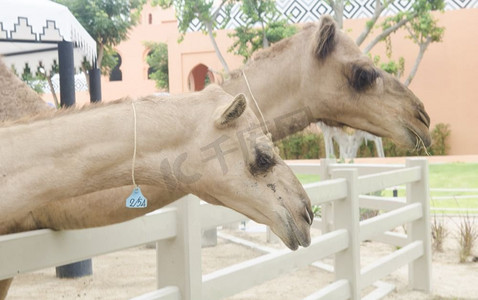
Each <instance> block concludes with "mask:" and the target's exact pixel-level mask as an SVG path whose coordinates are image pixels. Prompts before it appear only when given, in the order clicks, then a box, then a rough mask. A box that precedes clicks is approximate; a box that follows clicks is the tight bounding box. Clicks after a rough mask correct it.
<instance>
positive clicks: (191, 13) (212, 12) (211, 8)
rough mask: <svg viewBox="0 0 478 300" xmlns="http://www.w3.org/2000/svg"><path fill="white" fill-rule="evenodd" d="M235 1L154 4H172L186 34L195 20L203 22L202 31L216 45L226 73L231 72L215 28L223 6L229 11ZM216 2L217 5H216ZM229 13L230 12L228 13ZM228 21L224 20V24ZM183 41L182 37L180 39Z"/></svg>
mask: <svg viewBox="0 0 478 300" xmlns="http://www.w3.org/2000/svg"><path fill="white" fill-rule="evenodd" d="M233 2H234V1H232V0H221V1H220V2H218V1H214V0H195V1H189V0H152V1H151V4H152V5H159V6H160V7H162V8H169V7H171V6H173V7H174V9H175V10H176V18H177V19H178V24H179V31H180V32H181V33H182V34H183V35H184V34H185V33H186V31H187V30H188V28H189V26H190V25H191V23H192V22H193V21H194V20H198V21H199V22H200V23H201V25H202V26H201V27H202V31H203V32H204V33H206V34H207V35H208V36H209V38H210V40H211V43H212V45H213V47H214V51H215V52H216V55H217V57H218V59H219V61H220V62H221V64H222V67H223V68H224V71H225V72H226V73H229V66H228V64H227V62H226V60H225V59H224V56H223V55H222V53H221V51H220V50H219V47H218V45H217V42H216V39H215V37H214V29H215V28H217V27H218V24H217V22H216V19H217V16H218V15H219V12H220V11H221V9H222V8H223V7H226V10H227V11H229V10H230V8H231V5H232V3H233ZM215 4H216V5H215ZM226 14H227V15H229V13H226ZM225 23H227V22H224V24H225ZM180 41H181V39H180Z"/></svg>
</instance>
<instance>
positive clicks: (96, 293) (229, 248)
mask: <svg viewBox="0 0 478 300" xmlns="http://www.w3.org/2000/svg"><path fill="white" fill-rule="evenodd" d="M446 224H447V228H449V231H450V233H449V234H448V236H447V238H446V239H445V247H444V252H442V253H439V252H435V253H434V254H433V279H432V281H433V291H432V293H431V294H424V293H421V292H416V291H410V290H409V289H408V287H407V280H408V274H407V268H406V267H403V268H401V269H399V270H397V271H395V272H394V273H392V274H391V275H389V276H387V277H386V278H384V279H383V281H385V282H387V283H392V284H394V285H395V286H396V291H395V292H392V293H391V294H389V295H388V296H387V297H386V298H384V299H390V300H392V299H393V300H398V299H400V300H402V299H403V300H405V299H407V300H408V299H434V300H437V299H478V263H473V262H469V263H463V264H460V263H458V253H457V242H456V238H455V233H454V230H455V229H456V221H455V220H451V219H448V218H447V222H446ZM475 226H478V220H476V222H475ZM220 233H225V234H229V235H234V236H236V237H240V238H244V239H247V240H250V241H253V242H256V243H258V244H261V245H266V246H268V247H273V248H281V247H283V245H282V244H281V243H266V242H265V239H266V238H265V233H263V232H245V231H241V230H230V229H229V230H226V229H223V230H221V231H220ZM317 234H320V232H319V231H318V230H314V231H313V235H317ZM393 250H394V248H393V247H392V246H390V245H385V244H381V243H376V242H368V243H363V244H362V247H361V253H362V256H361V263H362V266H365V265H367V264H368V263H371V262H373V261H374V260H376V259H377V258H378V257H380V256H383V255H386V254H388V253H391V252H392V251H393ZM473 253H474V255H478V246H475V248H474V252H473ZM260 255H262V253H261V252H259V251H257V250H253V249H251V248H248V247H245V246H241V245H237V244H235V243H232V242H230V241H229V240H226V239H222V238H219V240H218V245H217V246H215V247H208V248H203V250H202V268H203V274H207V273H210V272H213V271H216V270H219V269H221V268H224V267H226V266H229V265H232V264H235V263H239V262H241V261H245V260H248V259H251V258H254V257H257V256H260ZM323 262H325V263H329V264H330V263H332V260H331V259H325V260H324V261H323ZM93 269H94V274H93V275H92V276H88V277H84V278H80V279H57V278H55V270H54V268H49V269H45V270H42V271H38V272H34V273H30V274H24V275H20V276H18V277H16V278H15V280H14V282H13V284H12V287H11V289H10V293H9V297H8V298H7V299H11V300H14V299H22V300H23V299H128V298H131V297H134V296H138V295H141V294H143V293H147V292H150V291H153V290H155V272H156V270H155V250H154V249H148V248H146V247H145V246H142V247H136V248H132V249H128V250H124V251H120V252H116V253H111V254H108V255H103V256H99V257H95V258H94V259H93ZM331 281H333V275H332V274H331V273H329V272H326V271H324V270H322V269H319V268H317V267H313V266H308V267H305V268H301V269H298V270H295V271H293V272H291V273H288V274H285V275H283V276H281V277H279V278H276V279H274V280H271V281H268V282H265V283H263V284H261V285H259V286H256V287H254V288H251V289H249V290H246V291H243V292H241V293H239V294H237V295H234V296H233V297H230V298H227V299H228V300H245V299H257V300H259V299H264V300H269V299H274V300H294V299H302V298H303V297H305V296H307V295H309V294H311V293H313V292H315V291H316V290H318V289H320V288H321V287H323V286H325V285H327V284H328V283H330V282H331ZM371 289H372V288H369V289H367V292H368V291H370V290H371Z"/></svg>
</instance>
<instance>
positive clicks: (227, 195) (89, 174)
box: [0, 85, 313, 296]
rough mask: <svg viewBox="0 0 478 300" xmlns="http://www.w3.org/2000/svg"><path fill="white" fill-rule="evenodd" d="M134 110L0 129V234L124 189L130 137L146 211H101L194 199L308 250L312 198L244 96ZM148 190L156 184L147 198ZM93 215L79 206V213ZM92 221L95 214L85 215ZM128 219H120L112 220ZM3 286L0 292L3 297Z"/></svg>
mask: <svg viewBox="0 0 478 300" xmlns="http://www.w3.org/2000/svg"><path fill="white" fill-rule="evenodd" d="M134 108H135V110H133V106H132V103H131V102H127V103H125V102H122V103H114V104H110V105H104V106H100V107H97V108H94V109H87V110H81V111H78V112H71V113H66V114H62V115H60V116H58V117H55V118H51V117H50V118H47V119H44V120H38V121H33V122H28V123H25V124H13V125H10V126H8V125H7V126H5V127H2V128H0V143H1V144H2V147H1V148H0V160H1V163H0V194H2V199H3V200H2V201H0V220H2V224H1V227H2V229H3V230H4V232H5V233H10V232H15V231H17V230H16V228H15V223H11V222H8V221H9V220H17V219H19V218H21V217H22V216H26V215H30V216H31V218H32V220H33V222H36V219H35V218H36V216H37V215H36V214H35V213H34V212H36V211H37V209H38V208H39V207H42V206H45V204H47V203H48V202H52V201H60V200H62V199H68V198H71V197H78V196H81V195H85V194H87V193H91V192H95V191H98V190H104V189H110V188H117V187H122V186H127V185H129V184H131V182H132V176H131V172H132V155H133V148H134V143H133V137H134V135H135V132H136V134H137V143H136V148H137V154H136V163H135V168H134V169H135V181H136V182H137V183H138V184H140V185H145V188H144V189H143V193H144V195H145V196H146V197H147V198H149V200H150V203H149V205H148V208H147V209H126V208H125V207H124V206H125V202H124V201H125V199H126V198H125V197H124V198H123V199H122V201H120V202H123V205H122V207H121V208H120V207H117V206H115V205H116V204H117V203H106V202H103V203H102V205H106V206H102V207H101V211H102V214H108V213H109V211H110V209H111V210H115V211H121V210H123V208H124V211H126V210H134V211H135V213H134V214H135V215H138V214H139V215H141V214H145V213H146V212H148V211H150V210H151V207H154V208H155V209H156V208H159V207H161V206H164V205H166V204H168V203H171V202H173V201H175V200H176V199H178V198H179V197H181V196H183V195H186V194H188V193H192V194H195V195H197V196H198V197H200V198H201V199H203V200H205V201H207V202H209V203H212V204H218V205H223V206H227V207H230V208H232V209H234V210H236V211H238V212H241V213H242V214H244V215H246V216H248V217H249V218H251V219H253V220H255V221H257V222H259V223H263V224H266V225H268V226H270V227H271V229H272V230H273V231H274V232H275V233H276V234H277V235H278V236H279V237H280V238H281V239H282V240H283V242H284V243H285V244H286V245H287V246H288V247H289V248H291V249H293V250H295V249H297V248H298V247H299V246H304V247H305V246H308V245H309V244H310V231H309V230H310V225H311V223H312V220H313V213H312V209H311V205H310V200H309V199H308V196H307V194H306V192H305V190H304V189H303V187H302V185H301V184H300V182H299V181H298V180H297V178H296V177H295V176H294V174H293V173H292V171H291V170H290V168H289V167H288V166H287V165H286V164H285V163H284V162H283V161H282V160H281V158H280V157H279V156H278V154H277V153H276V152H275V151H274V147H273V144H272V141H271V140H270V139H269V138H268V137H266V136H265V135H264V134H263V133H262V131H261V129H260V127H258V124H259V123H258V120H257V118H256V116H255V115H254V113H253V112H252V111H251V110H250V109H249V108H248V107H247V102H246V99H245V96H244V95H243V94H239V95H238V96H236V97H235V98H233V97H232V96H230V95H229V94H227V93H226V92H224V91H223V90H222V89H221V88H220V87H218V86H216V85H211V86H210V87H208V88H207V89H205V90H204V91H202V92H198V93H193V94H189V95H186V96H172V97H168V98H166V99H164V98H159V99H157V98H154V97H148V98H145V99H143V101H139V102H136V103H135V104H134ZM133 111H136V115H137V128H136V130H135V128H134V126H133V123H134V122H133V117H134V113H133ZM49 115H51V114H49ZM148 185H149V186H155V187H156V188H155V189H154V190H153V192H154V193H151V194H150V193H149V192H148V190H149V188H148ZM130 192H131V190H130ZM5 199H12V200H11V201H7V200H5ZM85 199H88V198H85ZM58 203H59V202H58ZM93 211H94V207H91V206H89V205H88V203H85V202H83V205H81V210H80V211H79V213H80V214H83V215H84V216H88V214H89V212H93ZM67 212H68V213H72V212H71V211H70V210H68V211H67ZM110 216H111V215H110ZM95 217H98V218H99V219H101V217H102V216H98V215H94V214H93V215H92V216H89V217H86V218H87V219H94V218H95ZM130 218H131V217H130V214H128V213H127V212H125V213H122V214H121V213H120V214H119V215H116V216H114V217H113V219H114V222H121V221H124V220H127V219H130ZM110 221H111V220H108V222H110ZM86 222H87V223H88V221H86ZM92 222H93V223H94V222H96V221H94V220H93V221H92ZM39 227H41V226H38V227H37V228H39ZM81 227H82V226H81ZM10 281H11V280H8V279H7V280H3V281H2V282H1V283H0V287H1V288H3V290H8V286H9V284H10ZM0 294H1V293H0ZM4 294H5V295H6V291H5V292H4ZM5 295H4V296H5Z"/></svg>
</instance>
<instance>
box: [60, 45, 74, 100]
mask: <svg viewBox="0 0 478 300" xmlns="http://www.w3.org/2000/svg"><path fill="white" fill-rule="evenodd" d="M58 65H59V68H60V105H61V107H69V106H72V105H74V104H75V61H74V55H73V43H72V42H66V41H63V42H59V43H58Z"/></svg>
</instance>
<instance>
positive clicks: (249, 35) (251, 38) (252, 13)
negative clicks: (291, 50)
mask: <svg viewBox="0 0 478 300" xmlns="http://www.w3.org/2000/svg"><path fill="white" fill-rule="evenodd" d="M241 10H242V12H243V13H244V16H245V17H246V18H247V19H246V22H245V25H243V26H239V27H237V28H236V29H235V30H234V33H231V34H229V36H230V37H232V38H233V39H234V43H233V44H232V46H231V47H230V48H229V49H228V51H230V52H233V53H234V54H236V55H241V56H242V57H244V62H245V61H247V60H248V59H249V58H250V57H251V56H252V54H253V53H254V52H255V51H257V50H259V49H261V48H267V47H269V45H270V43H275V42H278V41H280V40H281V39H283V38H286V37H289V36H291V35H293V34H295V33H296V32H297V28H296V27H295V26H292V25H289V24H288V23H287V21H286V20H278V16H279V12H278V10H277V8H276V6H275V1H273V0H264V1H257V0H243V1H242V5H241ZM258 23H259V24H260V28H259V27H256V25H257V24H258Z"/></svg>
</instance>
